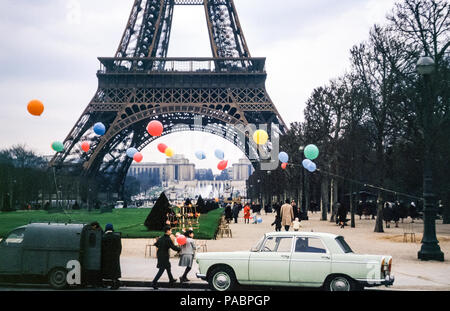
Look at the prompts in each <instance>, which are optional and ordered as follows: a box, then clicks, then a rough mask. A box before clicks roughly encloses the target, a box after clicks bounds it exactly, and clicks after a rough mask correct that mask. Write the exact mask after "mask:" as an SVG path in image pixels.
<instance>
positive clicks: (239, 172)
mask: <svg viewBox="0 0 450 311" xmlns="http://www.w3.org/2000/svg"><path fill="white" fill-rule="evenodd" d="M252 173H253V166H252V165H251V163H250V161H249V160H248V159H240V160H239V163H235V164H233V165H232V166H231V167H228V168H227V169H226V170H225V171H223V172H222V173H221V174H220V175H216V176H214V174H213V172H212V170H211V169H195V164H193V163H189V160H188V159H186V158H184V156H182V155H174V156H173V157H172V158H168V159H167V160H166V163H133V164H132V165H131V166H130V169H129V170H128V176H133V177H136V178H138V179H139V180H140V181H141V182H144V183H145V182H146V181H147V180H151V181H155V180H158V181H159V183H161V182H162V184H163V186H165V187H167V188H169V189H171V191H172V192H173V194H174V195H176V194H178V195H180V196H185V197H194V196H195V195H196V194H202V193H203V196H204V197H212V196H213V197H217V196H227V197H228V196H229V195H231V193H234V194H236V193H238V194H239V195H240V196H244V197H245V196H246V194H247V186H246V180H247V179H248V178H249V177H250V175H251V174H252Z"/></svg>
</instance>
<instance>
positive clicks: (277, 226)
mask: <svg viewBox="0 0 450 311" xmlns="http://www.w3.org/2000/svg"><path fill="white" fill-rule="evenodd" d="M273 225H275V231H281V217H280V215H278V214H275V220H274V222H273V223H272V224H271V226H273Z"/></svg>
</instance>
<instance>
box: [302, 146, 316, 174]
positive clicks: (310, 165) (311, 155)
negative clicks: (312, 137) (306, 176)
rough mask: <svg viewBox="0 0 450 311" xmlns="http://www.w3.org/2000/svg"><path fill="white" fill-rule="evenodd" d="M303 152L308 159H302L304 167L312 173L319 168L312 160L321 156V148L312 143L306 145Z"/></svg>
mask: <svg viewBox="0 0 450 311" xmlns="http://www.w3.org/2000/svg"><path fill="white" fill-rule="evenodd" d="M303 154H304V155H305V157H306V159H304V160H303V161H302V165H303V167H304V168H305V169H307V170H308V171H310V172H311V173H312V172H314V171H315V170H316V169H317V166H316V163H314V162H313V161H312V160H314V159H316V158H317V157H318V156H319V148H317V146H316V145H313V144H310V145H308V146H306V147H305V149H304V150H303Z"/></svg>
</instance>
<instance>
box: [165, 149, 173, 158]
mask: <svg viewBox="0 0 450 311" xmlns="http://www.w3.org/2000/svg"><path fill="white" fill-rule="evenodd" d="M164 153H165V154H166V156H168V157H169V158H171V157H173V150H172V148H166V151H165V152H164Z"/></svg>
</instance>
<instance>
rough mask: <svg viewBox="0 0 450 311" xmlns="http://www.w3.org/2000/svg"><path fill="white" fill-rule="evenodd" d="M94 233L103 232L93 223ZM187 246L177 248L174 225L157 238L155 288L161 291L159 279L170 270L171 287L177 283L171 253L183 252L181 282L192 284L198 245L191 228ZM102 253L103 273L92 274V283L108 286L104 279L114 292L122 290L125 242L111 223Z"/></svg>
mask: <svg viewBox="0 0 450 311" xmlns="http://www.w3.org/2000/svg"><path fill="white" fill-rule="evenodd" d="M90 226H91V229H92V230H102V229H101V227H100V224H99V223H98V222H93V223H91V224H90ZM184 236H185V237H186V243H185V244H183V245H178V246H177V245H176V242H175V241H176V237H175V235H173V234H172V229H171V227H170V226H166V227H165V228H164V235H162V236H161V237H160V238H158V239H157V241H156V243H155V244H154V246H156V248H157V252H156V257H157V268H158V269H159V270H158V272H157V274H156V276H155V278H154V279H153V282H152V287H153V288H154V289H158V280H159V279H160V278H161V276H162V274H163V273H164V271H167V275H168V276H169V284H170V285H172V284H173V283H175V282H176V279H175V278H174V277H173V275H172V272H171V265H170V260H169V259H170V250H171V249H172V250H174V251H176V252H179V254H180V260H179V266H182V267H186V268H185V270H184V273H183V275H182V276H181V277H180V282H181V283H184V282H189V279H188V278H187V275H188V273H189V272H190V271H191V269H192V264H193V262H194V254H195V250H196V245H195V242H194V231H193V230H192V229H191V228H190V229H188V230H187V231H186V232H184ZM101 249H102V254H101V271H100V273H98V274H92V275H93V279H92V280H91V283H92V284H93V285H95V286H100V287H105V285H104V283H103V280H111V287H110V288H111V289H118V288H119V287H120V281H119V278H120V277H121V276H122V275H121V268H120V254H121V252H122V242H121V238H120V235H119V234H115V232H114V227H113V225H112V224H110V223H108V224H106V226H105V232H104V233H103V234H102V248H101Z"/></svg>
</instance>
